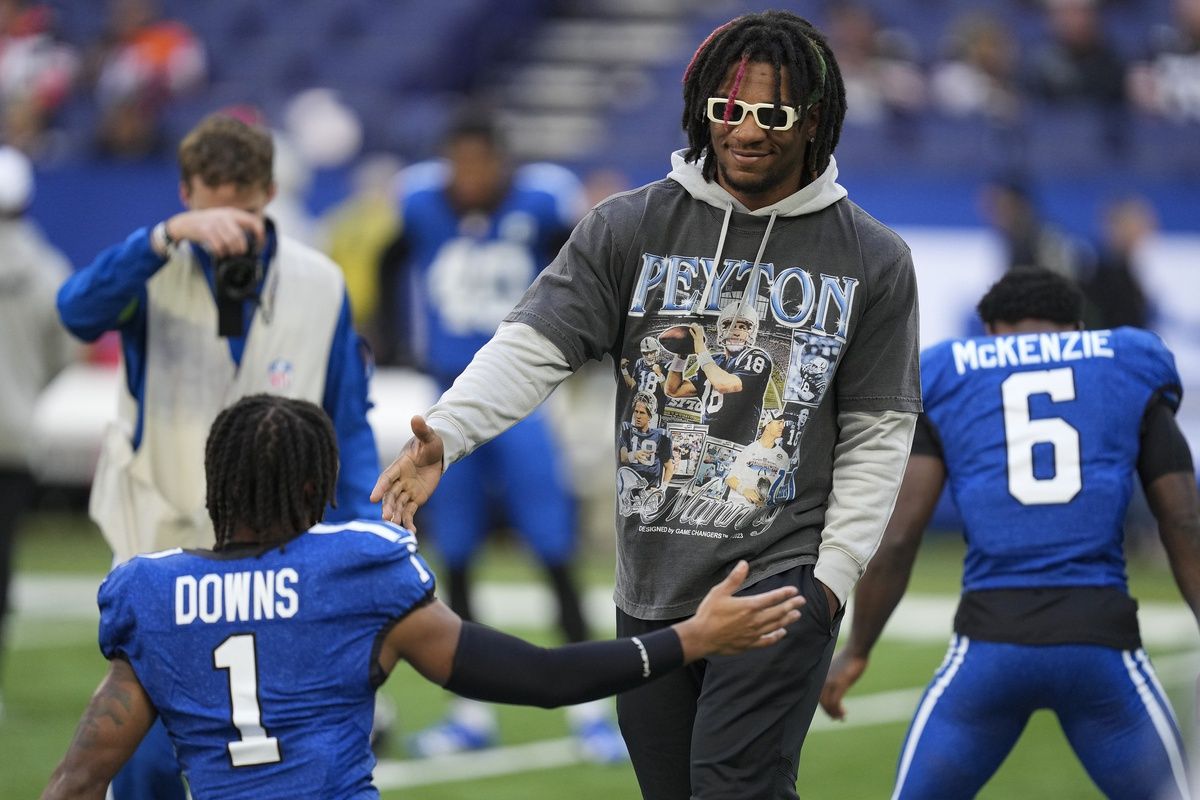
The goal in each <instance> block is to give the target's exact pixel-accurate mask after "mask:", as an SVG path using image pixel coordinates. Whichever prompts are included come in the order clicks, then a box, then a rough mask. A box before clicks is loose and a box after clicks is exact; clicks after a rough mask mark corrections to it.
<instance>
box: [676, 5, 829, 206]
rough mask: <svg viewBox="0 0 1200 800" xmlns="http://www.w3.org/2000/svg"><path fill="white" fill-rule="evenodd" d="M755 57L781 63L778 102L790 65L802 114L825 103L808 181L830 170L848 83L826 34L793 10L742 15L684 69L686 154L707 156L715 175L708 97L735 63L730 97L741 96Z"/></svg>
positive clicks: (707, 169)
mask: <svg viewBox="0 0 1200 800" xmlns="http://www.w3.org/2000/svg"><path fill="white" fill-rule="evenodd" d="M752 62H760V63H764V64H771V65H773V66H774V67H775V70H776V77H775V105H776V106H777V107H778V106H782V104H783V96H782V75H783V71H784V70H786V71H787V75H788V78H789V80H790V82H791V86H792V90H793V91H794V92H795V93H796V95H797V96H798V97H803V98H804V99H803V101H802V102H801V103H800V105H799V106H798V111H799V118H800V119H801V120H804V119H806V118H807V116H808V112H809V111H810V109H812V108H813V107H814V106H820V109H821V116H820V119H821V121H820V125H819V126H818V128H817V130H816V133H815V140H814V141H813V142H811V143H810V144H809V147H808V153H807V155H806V156H805V167H806V169H807V171H808V173H809V174H808V175H806V176H805V183H807V182H808V181H809V180H811V179H812V178H813V177H815V176H817V175H820V174H821V173H822V172H824V171H825V168H826V167H827V166H829V157H830V156H831V155H832V154H833V150H834V148H835V147H837V143H838V138H839V137H840V136H841V133H842V120H843V119H844V118H845V116H846V88H845V85H844V84H843V83H842V73H841V71H840V70H839V69H838V65H837V61H836V60H835V59H834V57H833V51H832V50H830V49H829V44H828V43H827V42H826V41H825V37H824V36H823V35H822V34H821V32H820V31H818V30H817V29H816V28H815V27H813V25H812V23H810V22H809V21H808V20H806V19H803V18H801V17H798V16H796V15H795V14H792V13H789V12H787V11H766V12H763V13H761V14H746V15H745V16H741V17H738V18H736V19H734V20H732V21H730V22H728V23H726V24H724V25H722V26H721V27H719V28H717V29H716V30H715V31H713V32H712V33H711V34H709V36H708V38H707V39H705V40H704V41H703V42H702V43H701V44H700V47H699V49H697V50H696V53H695V55H693V56H692V60H691V63H689V64H688V66H687V69H686V70H684V73H683V130H684V131H685V132H686V133H687V137H688V149H687V152H686V153H685V154H684V158H685V159H686V160H687V161H689V162H695V161H698V160H699V159H700V157H701V156H704V165H703V173H704V177H705V178H706V179H707V180H710V181H711V180H712V179H713V176H714V175H715V174H716V169H717V164H716V158H715V155H714V153H713V150H712V137H711V135H710V133H709V127H708V126H709V121H708V115H707V113H706V106H707V101H708V98H709V97H712V96H715V95H716V93H717V89H718V87H719V86H720V85H721V82H722V81H723V80H724V79H725V75H726V73H727V72H728V71H729V68H730V67H731V66H733V65H735V64H736V65H738V72H737V75H736V76H735V78H734V83H733V87H732V89H731V90H730V92H729V97H730V99H736V97H737V91H738V88H739V86H740V84H741V77H742V75H743V74H744V73H745V70H746V65H747V64H750V63H752ZM728 113H729V111H728V110H727V111H726V114H728Z"/></svg>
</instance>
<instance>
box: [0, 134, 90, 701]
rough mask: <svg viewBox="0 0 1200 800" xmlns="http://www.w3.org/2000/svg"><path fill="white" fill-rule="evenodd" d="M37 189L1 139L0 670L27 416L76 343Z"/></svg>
mask: <svg viewBox="0 0 1200 800" xmlns="http://www.w3.org/2000/svg"><path fill="white" fill-rule="evenodd" d="M33 189H34V185H33V167H32V165H31V164H30V163H29V159H28V158H26V157H25V156H24V155H23V154H22V153H21V152H20V151H19V150H16V149H14V148H12V147H0V375H3V376H4V380H3V381H0V677H2V676H3V668H4V664H3V655H4V623H5V619H6V617H7V615H8V592H9V582H10V580H11V578H12V571H13V563H12V555H13V544H14V542H15V540H16V535H17V525H18V523H19V522H20V520H21V516H22V514H23V513H24V512H25V509H27V508H28V507H29V504H30V502H31V501H32V500H33V487H34V479H33V475H32V473H31V471H30V467H31V462H32V460H33V458H34V448H35V447H36V443H35V442H34V441H32V439H31V437H30V430H31V425H30V420H32V419H33V412H34V408H35V406H36V405H37V399H38V396H39V395H41V393H42V390H43V389H45V388H46V386H47V385H48V384H49V383H50V381H51V380H52V379H53V378H54V376H55V375H57V374H58V372H59V371H60V370H62V369H63V367H65V366H67V365H68V364H69V363H70V362H71V361H72V360H74V358H75V355H76V349H77V347H76V345H75V343H74V341H73V340H72V339H71V336H70V335H69V334H68V333H67V331H66V329H65V328H63V326H62V323H60V322H59V321H58V316H57V315H56V314H55V313H54V297H55V294H56V293H57V292H58V287H59V286H60V285H61V284H62V282H63V281H64V280H66V278H67V276H68V275H70V274H71V265H70V264H69V263H67V259H66V257H65V256H63V254H62V253H60V252H59V251H58V250H56V249H55V248H54V247H53V246H52V245H51V244H50V243H49V242H47V241H46V239H45V238H44V237H43V236H42V234H41V232H40V231H39V230H38V229H37V228H36V227H35V226H34V225H33V223H31V222H30V221H29V220H28V219H27V218H26V217H25V212H26V210H27V209H28V208H29V204H30V202H31V201H32V199H33ZM2 687H3V682H2V681H0V688H2ZM3 717H4V696H3V694H2V693H0V719H3Z"/></svg>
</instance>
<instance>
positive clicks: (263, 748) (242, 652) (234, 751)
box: [213, 633, 280, 767]
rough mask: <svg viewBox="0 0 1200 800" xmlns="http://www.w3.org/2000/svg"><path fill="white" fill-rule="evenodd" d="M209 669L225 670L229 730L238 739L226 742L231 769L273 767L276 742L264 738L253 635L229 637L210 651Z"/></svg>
mask: <svg viewBox="0 0 1200 800" xmlns="http://www.w3.org/2000/svg"><path fill="white" fill-rule="evenodd" d="M213 667H214V668H215V669H225V670H229V701H230V708H231V711H232V716H233V727H235V728H237V731H238V733H239V734H240V735H241V737H242V738H241V739H240V740H237V741H232V742H230V743H229V745H228V747H229V759H230V761H232V762H233V766H235V767H252V766H255V765H257V764H274V763H275V762H277V761H279V760H280V756H279V740H278V739H276V738H275V737H274V736H268V735H267V731H266V729H264V728H263V726H262V710H261V709H260V708H259V704H258V659H257V657H256V654H255V652H254V634H252V633H239V634H235V635H233V636H230V637H229V638H228V639H226V640H225V641H223V642H221V644H219V645H218V646H217V649H216V650H213Z"/></svg>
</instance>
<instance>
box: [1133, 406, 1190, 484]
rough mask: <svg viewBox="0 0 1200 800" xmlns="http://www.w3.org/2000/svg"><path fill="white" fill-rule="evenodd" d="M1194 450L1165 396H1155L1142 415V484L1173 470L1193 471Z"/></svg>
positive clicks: (1140, 474) (1140, 468)
mask: <svg viewBox="0 0 1200 800" xmlns="http://www.w3.org/2000/svg"><path fill="white" fill-rule="evenodd" d="M1192 471H1193V466H1192V451H1191V450H1190V449H1189V448H1188V443H1187V439H1185V438H1184V437H1183V431H1181V430H1180V429H1179V423H1178V422H1176V421H1175V414H1174V412H1173V411H1172V409H1171V406H1170V405H1169V404H1168V402H1167V401H1166V400H1165V399H1156V400H1154V401H1152V402H1151V403H1150V405H1149V406H1148V407H1147V408H1146V414H1145V416H1143V417H1142V442H1141V450H1140V452H1139V453H1138V477H1140V478H1141V479H1142V486H1149V485H1150V484H1151V483H1153V482H1154V481H1155V480H1156V479H1157V478H1161V477H1162V476H1163V475H1166V474H1168V473H1171V472H1192Z"/></svg>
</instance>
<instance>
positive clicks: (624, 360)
mask: <svg viewBox="0 0 1200 800" xmlns="http://www.w3.org/2000/svg"><path fill="white" fill-rule="evenodd" d="M628 366H629V359H628V358H622V359H621V371H622V372H624V371H625V369H626V367H628Z"/></svg>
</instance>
